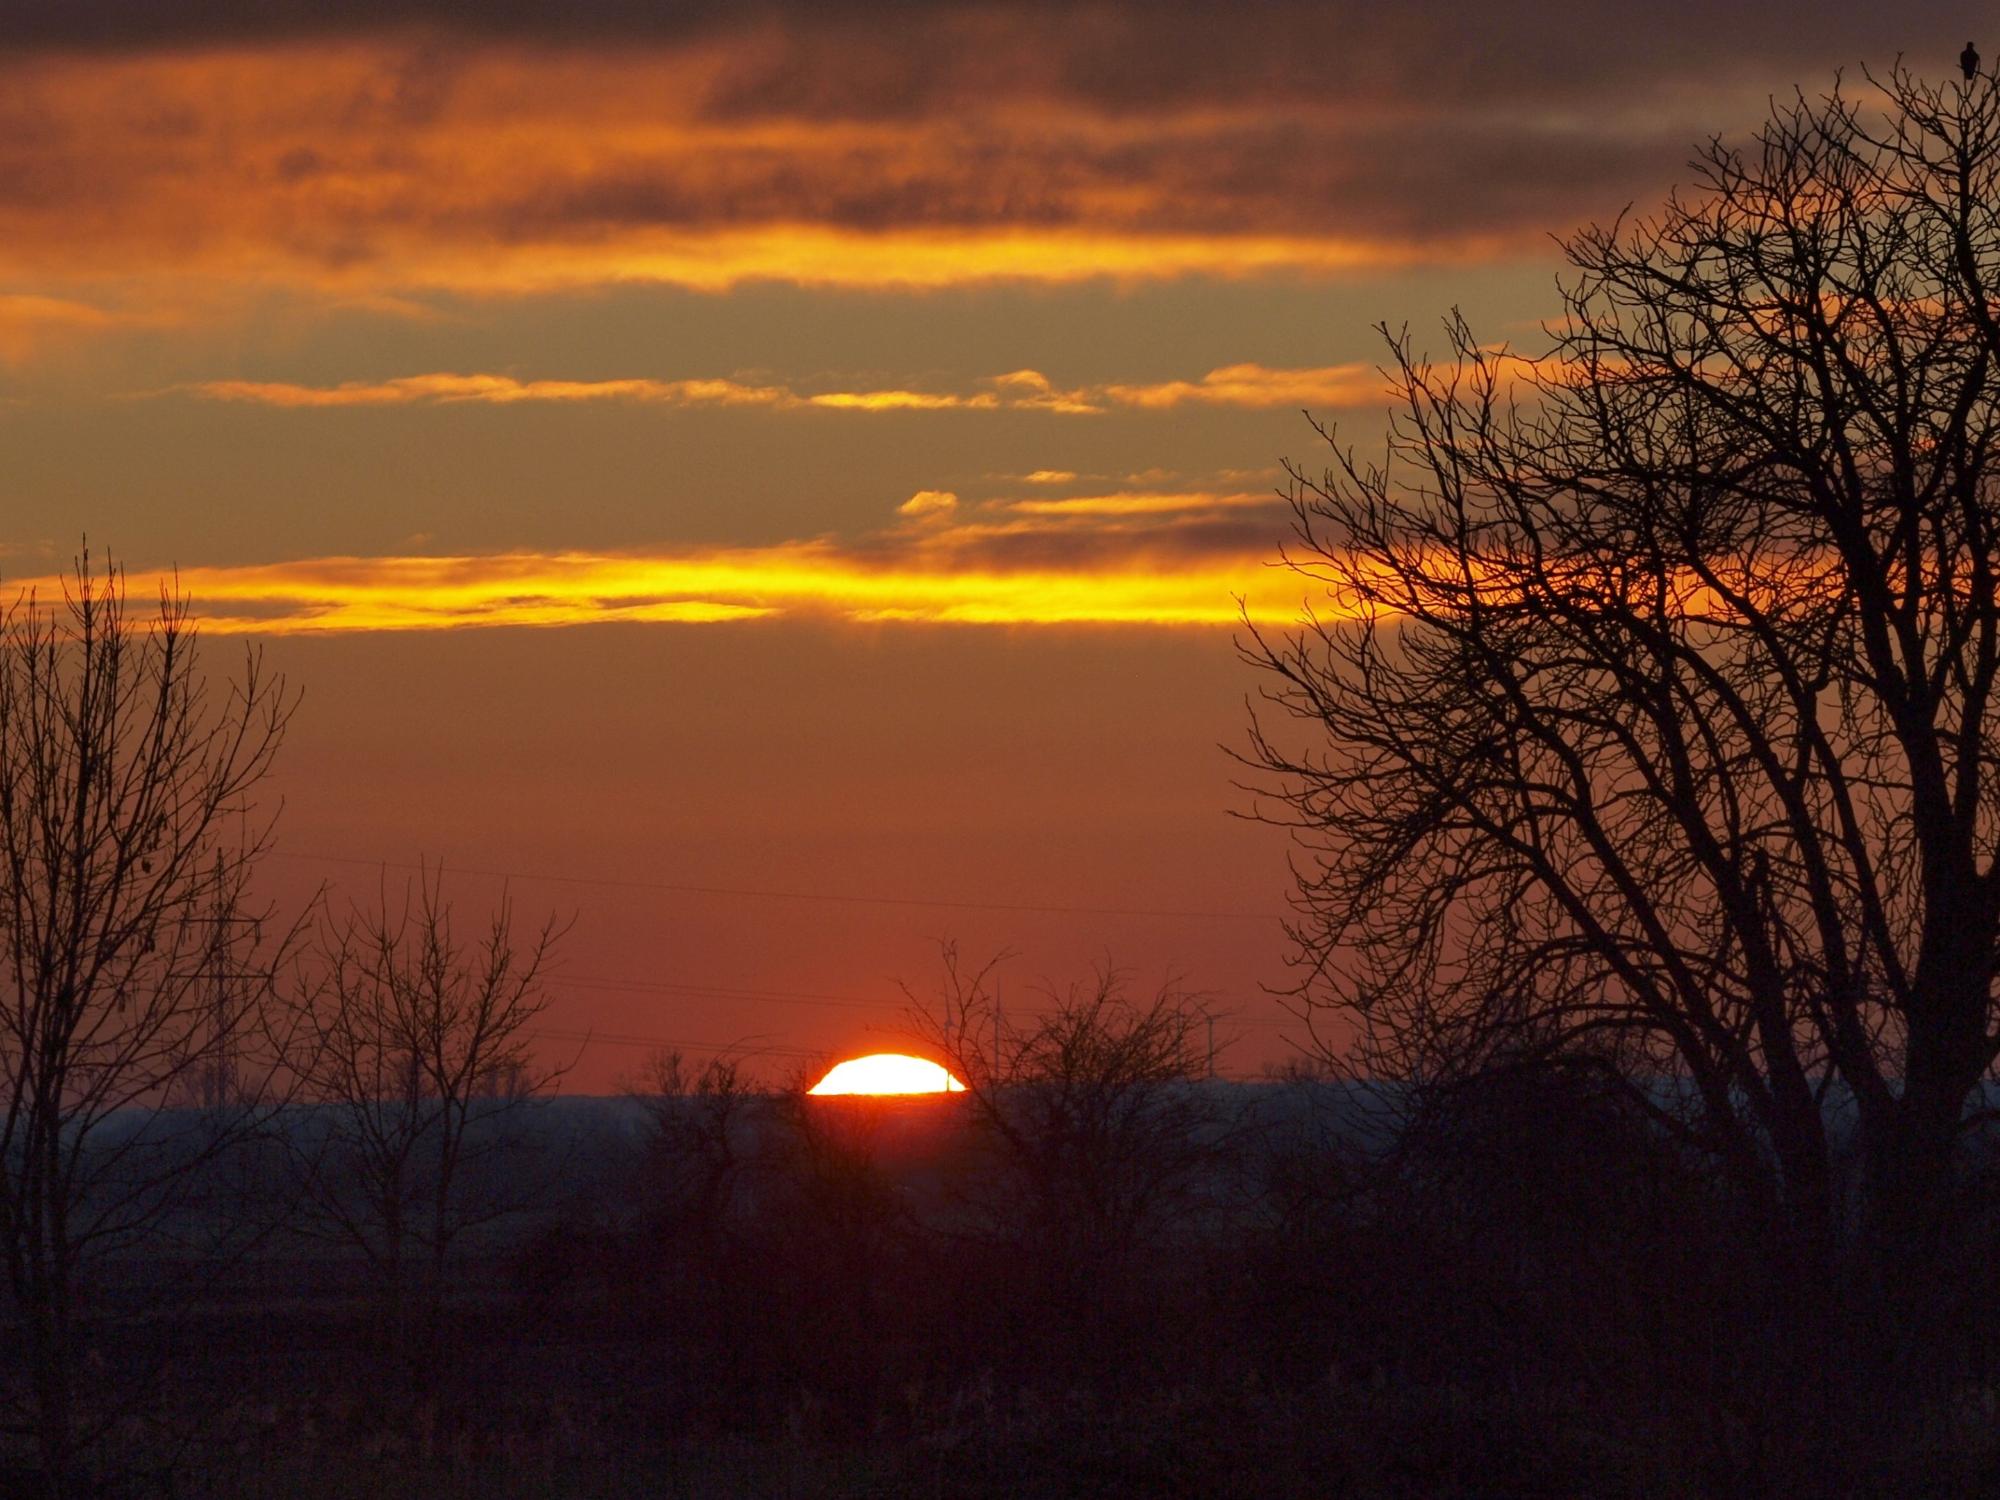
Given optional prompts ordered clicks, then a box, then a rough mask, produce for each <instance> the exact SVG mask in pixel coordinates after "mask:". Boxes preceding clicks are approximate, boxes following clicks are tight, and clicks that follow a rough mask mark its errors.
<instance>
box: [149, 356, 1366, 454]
mask: <svg viewBox="0 0 2000 1500" xmlns="http://www.w3.org/2000/svg"><path fill="white" fill-rule="evenodd" d="M1363 368H1364V367H1362V366H1358V365H1337V366H1330V367H1327V368H1324V369H1303V370H1287V369H1268V368H1266V367H1264V366H1262V365H1256V364H1239V365H1230V366H1227V367H1225V368H1223V369H1219V370H1211V371H1210V372H1209V373H1208V374H1206V375H1204V376H1203V377H1202V378H1201V379H1200V380H1193V381H1190V380H1174V381H1166V382H1163V383H1161V384H1157V385H1116V384H1113V385H1084V386H1076V387H1072V388H1067V389H1065V388H1059V387H1057V386H1056V385H1055V384H1054V382H1052V381H1051V380H1050V379H1049V378H1048V377H1047V376H1046V375H1043V374H1042V373H1041V372H1040V371H1037V370H1012V371H1009V372H1008V373H1006V374H1004V375H990V376H987V377H985V378H984V379H982V380H981V381H979V382H978V383H977V384H978V386H979V387H980V388H979V389H974V390H964V391H919V390H905V389H898V388H894V387H891V388H886V389H877V390H864V391H818V392H800V391H797V390H795V389H793V388H792V387H790V386H786V385H750V384H744V383H742V382H739V381H736V380H729V379H701V380H649V379H623V380H519V379H516V378H514V377H513V376H508V375H457V374H449V373H436V374H428V375H406V376H399V377H397V378H395V379H391V380H379V381H343V382H341V383H340V384H338V385H330V386H312V385H298V384H293V383H290V382H286V381H252V380H209V381H201V382H197V383H195V384H193V385H188V386H183V387H178V388H177V389H180V390H184V391H187V392H189V393H191V394H193V395H197V396H201V397H205V398H207V399H209V400H214V401H236V402H249V403H254V404H257V405H261V406H276V407H286V408H315V407H349V406H404V405H432V404H436V405H445V404H452V403H461V402H488V403H496V404H502V405H506V404H512V403H514V402H522V401H548V402H573V401H631V402H648V403H657V404H661V405H669V406H763V407H772V408H778V409H799V408H817V409H820V410H825V411H853V412H889V411H1003V410H1011V411H1021V410H1026V411H1048V412H1057V413H1062V414H1066V415H1073V416H1088V415H1095V414H1097V413H1101V412H1104V411H1107V410H1110V409H1111V408H1112V407H1115V406H1124V407H1132V408H1138V409H1141V410H1148V411H1164V410H1168V409H1170V408H1173V407H1176V406H1180V405H1184V404H1187V403H1190V402H1195V403H1200V404H1203V405H1209V406H1243V407H1253V408H1254V407H1269V406H1317V407H1352V406H1364V405H1379V404H1382V403H1383V402H1384V401H1385V400H1386V399H1387V398H1388V394H1389V393H1388V387H1387V383H1386V381H1385V380H1384V379H1383V377H1382V376H1381V375H1380V374H1379V373H1378V372H1375V371H1373V370H1369V371H1368V372H1367V374H1366V375H1365V376H1364V375H1363V374H1362V373H1360V372H1361V371H1362V370H1363ZM160 394H166V393H160ZM1075 477H1076V476H1075V475H1074V474H1070V473H1068V472H1066V471H1056V470H1038V471H1037V472H1036V473H1035V474H1032V475H1029V476H1028V479H1029V482H1030V483H1035V484H1059V483H1066V482H1068V481H1069V480H1071V479H1074V478H1075Z"/></svg>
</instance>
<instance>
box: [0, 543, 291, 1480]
mask: <svg viewBox="0 0 2000 1500" xmlns="http://www.w3.org/2000/svg"><path fill="white" fill-rule="evenodd" d="M297 701H298V700H297V695H296V694H295V693H291V692H288V691H287V690H286V688H285V684H284V682H283V681H282V679H278V678H274V677H272V676H271V675H269V674H268V673H267V672H265V671H264V670H263V669H262V666H261V664H260V661H259V658H258V657H257V655H256V653H255V652H254V651H253V652H251V653H248V654H247V655H246V657H245V659H244V664H243V670H242V672H241V675H240V676H238V677H237V678H236V679H235V680H234V681H233V682H219V683H211V681H210V680H209V678H208V677H207V676H206V675H204V673H203V672H202V670H201V668H200V665H199V660H198V656H197V652H196V640H195V635H194V631H193V629H192V628H191V627H190V625H189V623H188V619H187V610H186V604H185V602H184V601H183V600H181V599H180V598H178V597H176V596H175V595H173V594H171V593H163V594H162V596H161V598H160V601H159V606H158V612H157V614H155V615H153V616H152V617H151V618H150V619H140V620H135V619H134V618H133V617H132V616H130V615H128V614H127V612H126V604H125V590H124V582H123V577H122V575H121V574H119V573H118V572H117V571H116V570H115V569H113V568H110V567H107V568H106V569H105V570H104V572H103V573H102V574H101V575H99V574H93V572H92V570H91V565H90V561H89V559H88V557H85V558H84V559H83V560H82V561H81V562H80V563H79V565H78V567H77V571H76V574H75V576H74V579H73V580H72V581H71V582H70V583H69V584H68V585H67V586H66V588H65V589H64V591H63V593H62V595H61V597H59V598H53V599H52V598H48V597H46V596H42V597H36V596H35V595H32V594H29V595H23V596H21V597H19V598H17V599H15V600H13V601H12V602H11V603H10V604H8V605H7V606H5V607H4V609H0V1262H4V1266H5V1275H6V1282H5V1285H6V1288H7V1290H8V1292H9V1293H10V1294H11V1299H12V1306H13V1308H14V1314H13V1318H12V1328H13V1333H12V1340H13V1351H12V1352H13V1353H14V1354H15V1356H16V1357H17V1360H18V1367H19V1372H20V1378H19V1382H18V1386H17V1381H16V1379H15V1377H16V1360H8V1361H5V1362H0V1425H4V1426H7V1427H10V1428H11V1427H13V1426H15V1425H16V1418H17V1415H18V1418H19V1422H20V1425H22V1426H25V1428H26V1429H27V1430H28V1431H30V1432H32V1434H33V1435H34V1437H35V1439H36V1442H37V1444H38V1447H39V1450H40V1458H41V1462H42V1464H43V1467H44V1470H45V1472H46V1474H47V1476H48V1480H49V1483H50V1485H51V1486H52V1488H51V1490H50V1493H52V1494H53V1493H65V1494H66V1493H69V1489H68V1486H70V1485H71V1484H72V1483H73V1482H75V1480H76V1478H77V1475H78V1473H79V1472H80V1468H81V1466H82V1465H83V1464H84V1462H85V1455H87V1453H88V1451H89V1450H90V1448H91V1447H92V1445H93V1444H94V1443H96V1442H97V1441H98V1439H99V1438H101V1437H102V1436H103V1435H104V1434H105V1433H106V1432H107V1431H108V1430H110V1428H111V1427H112V1425H113V1424H114V1423H115V1422H116V1421H117V1420H118V1419H119V1418H120V1417H122V1416H123V1415H124V1411H125V1409H124V1408H123V1407H122V1406H121V1405H120V1404H119V1403H118V1402H117V1401H114V1400H112V1399H111V1398H110V1392H111V1390H112V1388H113V1385H114V1380H115V1379H117V1378H119V1377H125V1376H129V1375H130V1374H131V1373H132V1372H126V1371H118V1372H106V1371H99V1372H97V1373H96V1374H95V1375H92V1374H90V1373H88V1372H87V1371H86V1370H85V1368H84V1361H83V1353H84V1338H85V1334H84V1329H83V1309H82V1305H81V1295H80V1293H79V1290H78V1286H79V1280H80V1277H81V1276H82V1275H83V1273H84V1271H85V1269H86V1267H87V1266H88V1264H89V1263H90V1262H91V1260H92V1259H93V1258H94V1257H101V1256H104V1255H106V1254H109V1253H112V1252H115V1251H118V1250H121V1249H130V1248H131V1247H132V1246H133V1245H134V1244H137V1243H140V1242H142V1241H143V1240H145V1238H146V1237H147V1236H148V1235H150V1234H153V1233H155V1232H157V1231H159V1230H160V1229H161V1227H162V1226H163V1225H165V1224H166V1223H168V1222H169V1220H170V1219H175V1216H176V1215H179V1214H181V1213H182V1211H183V1210H185V1209H186V1208H187V1207H188V1198H189V1192H188V1189H189V1188H190V1186H191V1184H192V1183H193V1181H194V1177H195V1174H194V1170H193V1169H194V1168H196V1167H199V1166H202V1165H205V1164H206V1165H212V1164H213V1163H214V1161H215V1160H216V1159H217V1158H218V1157H219V1155H220V1154H221V1153H222V1152H223V1151H224V1150H225V1149H228V1148H231V1147H233V1146H234V1145H237V1144H240V1143H241V1142H242V1140H243V1138H244V1131H245V1130H246V1128H247V1126H248V1123H249V1121H250V1118H251V1117H254V1114H255V1111H254V1110H250V1109H246V1108H243V1107H241V1106H243V1105H244V1103H245V1098H246V1094H245V1090H247V1091H249V1092H252V1093H254V1091H255V1090H256V1089H257V1088H258V1087H259V1086H260V1083H259V1080H258V1079H257V1078H255V1077H252V1078H249V1079H246V1080H245V1081H244V1084H243V1088H242V1089H239V1090H236V1091H233V1092H232V1094H231V1097H230V1100H229V1103H230V1104H231V1107H230V1108H228V1109H216V1110H211V1111H208V1112H206V1113H205V1114H204V1115H202V1116H198V1117H193V1118H190V1117H188V1116H186V1115H182V1114H174V1113H172V1112H162V1111H160V1110H159V1109H158V1108H157V1107H158V1106H160V1105H162V1104H164V1103H167V1102H169V1101H171V1100H172V1099H173V1098H174V1097H175V1096H176V1095H177V1094H179V1093H182V1092H186V1091H188V1089H189V1086H191V1085H193V1084H195V1083H197V1082H203V1083H212V1082H213V1081H214V1080H218V1079H220V1078H221V1077H222V1076H223V1075H224V1072H225V1068H226V1064H227V1063H228V1061H229V1047H230V1045H231V1038H232V1037H233V1036H238V1035H241V1036H250V1035H252V1034H254V1033H255V1032H256V1031H257V1030H258V1029H259V1028H258V1027H257V1026H256V1025H255V1024H254V1022H255V1019H256V1016H257V1014H258V1013H259V1012H260V1011H261V1009H262V1007H263V1002H264V1001H265V999H266V997H267V994H268V989H269V986H268V982H267V980H266V979H265V978H264V977H263V971H264V964H263V963H259V964H251V963H248V962H246V961H245V959H244V956H243V955H242V954H241V953H240V952H239V951H238V949H239V946H240V944H239V939H240V938H241V937H242V936H243V934H242V932H241V931H240V930H239V929H241V928H248V927H250V926H251V925H252V918H253V914H252V913H251V912H250V911H249V909H248V897H247V886H248V882H249V880H250V876H251V873H252V870H253V867H254V865H255V862H256V859H257V856H258V855H259V854H260V853H261V852H262V851H263V850H264V849H265V848H266V847H267V845H268V842H269V837H270V829H271V821H270V816H269V814H268V813H266V814H264V815H261V816H260V815H258V813H257V810H256V808H255V807H254V805H253V799H254V797H255V795H256V792H257V789H258V786H259V783H261V782H262V780H263V779H264V777H265V775H266V774H267V773H268V771H269V769H270V767H271V763H272V758H273V756H274V755H275V753H276V751H277V748H278V745H279V743H280V742H281V741H282V739H283V737H284V732H285V727H286V725H287V723H288V722H289V720H290V717H291V714H292V711H293V709H294V707H295V706H296V704H297ZM287 942H288V936H287V935H283V934H280V935H277V936H276V937H275V938H274V940H273V941H271V942H268V943H266V944H265V946H264V952H263V959H264V961H265V962H266V963H276V962H277V961H278V955H279V954H280V953H281V952H282V950H283V949H284V948H285V946H286V944H287ZM211 1091H213V1090H211ZM217 1102H218V1103H220V1102H221V1100H220V1098H219V1097H218V1100H217ZM176 1222H180V1221H179V1220H176ZM184 1227H185V1226H184V1224H183V1228H184Z"/></svg>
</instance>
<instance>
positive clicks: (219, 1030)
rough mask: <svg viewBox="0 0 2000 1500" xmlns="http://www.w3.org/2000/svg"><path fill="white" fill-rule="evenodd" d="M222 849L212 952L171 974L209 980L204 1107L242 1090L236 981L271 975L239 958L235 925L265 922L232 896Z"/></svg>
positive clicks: (199, 1075) (201, 1087)
mask: <svg viewBox="0 0 2000 1500" xmlns="http://www.w3.org/2000/svg"><path fill="white" fill-rule="evenodd" d="M225 868H226V867H225V865H224V862H223V857H222V851H221V850H220V849H217V850H216V851H215V897H214V904H213V905H212V906H211V907H210V908H209V915H208V919H207V920H208V924H209V936H208V945H207V953H206V957H205V960H204V962H203V963H202V965H201V967H200V968H198V969H194V970H191V971H188V972H186V973H182V974H176V975H173V976H171V977H173V978H175V979H184V980H189V981H192V982H195V983H200V982H201V981H203V980H206V981H207V982H208V986H209V989H208V995H207V1004H208V1012H209V1019H208V1026H207V1028H206V1029H207V1032H208V1038H207V1040H208V1049H209V1050H208V1056H207V1059H206V1060H205V1061H204V1062H203V1064H202V1065H201V1067H200V1068H199V1069H198V1070H197V1071H196V1074H195V1089H196V1096H195V1097H196V1102H197V1103H198V1104H199V1105H200V1106H201V1108H203V1109H208V1110H215V1109H221V1108H223V1107H224V1106H225V1105H227V1104H229V1103H230V1101H231V1100H232V1099H234V1098H235V1096H236V1055H235V1053H236V1036H235V1032H236V1024H235V1018H234V1017H233V1016H232V1015H231V1014H230V986H231V984H232V983H235V982H240V981H243V980H247V979H266V980H267V979H269V978H270V977H271V976H270V974H269V973H268V972H267V971H261V970H256V969H251V968H249V967H247V966H244V965H240V964H238V963H236V962H235V946H236V945H235V940H234V938H233V936H232V929H235V928H242V927H250V928H255V927H257V926H258V925H259V922H258V919H257V918H255V917H249V916H243V915H240V914H239V913H238V912H237V910H236V903H235V902H234V901H233V900H232V899H231V898H230V895H229V889H228V881H227V877H226V874H225Z"/></svg>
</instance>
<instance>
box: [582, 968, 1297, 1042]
mask: <svg viewBox="0 0 2000 1500" xmlns="http://www.w3.org/2000/svg"><path fill="white" fill-rule="evenodd" d="M549 983H550V986H551V987H552V988H555V989H580V990H595V991H600V992H609V993H614V994H615V993H618V992H621V991H636V992H639V993H641V994H673V995H682V994H685V995H695V996H717V997H720V998H725V999H731V1000H760V1001H765V1002H768V1003H770V1004H776V1005H817V1006H825V1007H829V1008H833V1009H840V1010H872V1011H881V1010H885V1009H888V1008H890V1007H891V1006H892V1005H893V1003H894V1002H892V1001H884V1000H868V999H864V998H863V997H861V996H859V995H822V994H815V993H812V992H808V991H802V990H773V989H737V988H733V987H731V986H729V985H720V984H695V983H693V982H691V981H682V980H672V979H627V978H624V977H622V976H618V975H610V974H575V975H554V976H551V978H550V981H549ZM1010 1013H1011V1014H1014V1015H1018V1016H1025V1017H1027V1018H1028V1019H1030V1020H1047V1019H1049V1018H1050V1017H1051V1016H1055V1015H1059V1014H1061V1012H1060V1011H1056V1010H1047V1009H1015V1008H1012V1007H1010ZM1216 1019H1217V1020H1218V1021H1220V1022H1222V1023H1223V1024H1225V1025H1229V1026H1235V1027H1258V1028H1267V1029H1273V1030H1275V1029H1278V1028H1282V1027H1285V1026H1289V1025H1292V1024H1293V1021H1292V1019H1291V1018H1287V1019H1285V1020H1282V1021H1281V1020H1274V1019H1268V1018H1263V1017H1254V1016H1252V1017H1232V1016H1230V1015H1228V1014H1227V1013H1226V1012H1225V1013H1220V1014H1218V1015H1217V1017H1216Z"/></svg>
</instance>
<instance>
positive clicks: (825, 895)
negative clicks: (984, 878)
mask: <svg viewBox="0 0 2000 1500" xmlns="http://www.w3.org/2000/svg"><path fill="white" fill-rule="evenodd" d="M268 852H269V854H270V855H271V856H272V857H274V858H277V859H291V860H298V861H301V862H306V863H318V864H329V865H359V866H363V867H365V868H369V869H382V870H418V871H422V870H426V869H435V868H442V865H441V864H439V865H424V864H421V863H416V862H413V861H410V860H397V859H361V858H357V857H355V856H353V855H343V854H313V853H307V852H305V851H296V852H295V851H292V850H281V849H273V850H270V851H268ZM453 873H454V874H458V875H476V876H483V877H486V878H489V879H493V880H537V881H544V882H547V883H551V884H555V885H589V886H602V887H605V888H607V889H613V890H634V891H666V892H669V893H671V894H674V895H680V896H730V897H741V898H745V899H750V900H758V901H825V902H831V903H835V904H838V905H844V906H915V907H935V908H941V909H945V910H951V911H998V912H1013V913H1016V914H1025V915H1033V916H1074V917H1145V918H1159V919H1162V920H1168V921H1213V922H1275V921H1277V920H1278V919H1277V918H1276V917H1275V916H1273V915H1271V914H1270V913H1268V912H1254V911H1192V910H1168V909H1159V910H1155V909H1153V908H1148V907H1134V906H1058V905H1045V904H1040V903H1034V902H1015V901H957V900H947V899H944V898H941V897H931V896H865V895H852V894H847V893H844V892H835V891H776V890H764V889H760V888H756V887H751V886H726V885H691V884H684V883H680V882H676V881H666V880H617V879H612V878H610V877H608V876H601V875H556V874H550V873H547V872H544V871H536V870H481V869H471V868H467V867H460V866H454V867H453Z"/></svg>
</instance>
